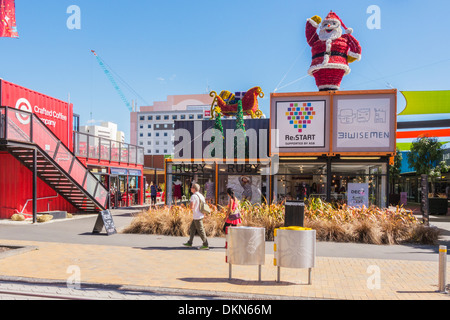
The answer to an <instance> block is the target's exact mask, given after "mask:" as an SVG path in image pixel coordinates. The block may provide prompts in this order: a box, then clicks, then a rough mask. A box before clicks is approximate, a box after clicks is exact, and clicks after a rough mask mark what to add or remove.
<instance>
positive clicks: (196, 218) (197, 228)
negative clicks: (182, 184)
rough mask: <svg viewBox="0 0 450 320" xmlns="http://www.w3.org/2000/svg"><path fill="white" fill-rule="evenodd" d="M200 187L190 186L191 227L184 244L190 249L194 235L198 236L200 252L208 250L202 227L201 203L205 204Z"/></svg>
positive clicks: (196, 185) (195, 184)
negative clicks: (201, 242)
mask: <svg viewBox="0 0 450 320" xmlns="http://www.w3.org/2000/svg"><path fill="white" fill-rule="evenodd" d="M199 191H200V185H198V184H197V183H194V184H192V186H191V192H192V196H191V202H190V209H191V210H192V214H193V220H192V223H191V227H190V229H189V241H188V242H186V243H184V244H183V245H184V246H185V247H192V243H193V241H194V236H195V234H196V233H198V234H199V236H200V238H201V239H202V241H203V245H202V246H201V247H199V249H200V250H209V245H208V239H207V238H206V232H205V228H204V226H203V218H204V215H203V213H202V212H201V211H200V204H201V202H203V203H205V197H204V196H203V195H202V194H201V193H200V192H199Z"/></svg>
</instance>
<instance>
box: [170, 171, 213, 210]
mask: <svg viewBox="0 0 450 320" xmlns="http://www.w3.org/2000/svg"><path fill="white" fill-rule="evenodd" d="M167 181H168V183H170V185H171V187H170V188H171V190H170V192H169V193H168V194H169V195H170V196H169V198H168V199H167V200H168V203H169V204H178V205H179V204H181V203H184V204H188V203H189V201H190V198H191V196H192V193H191V190H190V186H191V184H192V183H193V182H195V183H198V184H199V185H200V192H201V193H202V194H203V195H204V196H205V199H206V201H207V202H208V203H209V204H215V202H216V181H215V165H211V164H208V165H207V164H173V165H172V166H170V171H169V172H168V174H167Z"/></svg>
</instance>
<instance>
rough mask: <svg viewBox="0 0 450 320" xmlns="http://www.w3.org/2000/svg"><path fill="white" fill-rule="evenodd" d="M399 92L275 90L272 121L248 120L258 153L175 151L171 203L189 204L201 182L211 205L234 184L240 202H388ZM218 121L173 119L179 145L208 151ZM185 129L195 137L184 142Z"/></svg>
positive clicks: (169, 173)
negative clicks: (192, 187) (240, 155)
mask: <svg viewBox="0 0 450 320" xmlns="http://www.w3.org/2000/svg"><path fill="white" fill-rule="evenodd" d="M396 92H397V91H396V90H381V91H340V92H314V93H281V94H272V95H271V108H270V119H246V120H245V128H246V131H247V133H248V132H252V130H253V131H255V132H252V133H251V134H248V135H247V139H248V140H249V142H248V143H247V146H252V145H256V146H258V150H257V156H256V157H253V158H247V159H243V160H242V161H240V160H239V159H235V157H226V158H224V159H220V161H219V160H217V159H214V158H213V157H210V158H207V157H197V158H196V157H190V158H189V157H185V156H184V154H182V152H179V153H177V152H176V153H175V157H174V158H173V159H168V160H166V164H165V172H166V186H167V199H166V203H167V204H169V205H170V204H175V203H176V204H179V203H186V202H187V201H189V199H190V195H191V194H190V185H191V183H192V182H196V183H199V184H200V186H201V192H202V193H204V194H205V197H206V199H207V200H208V201H209V202H210V203H212V204H217V205H222V206H224V205H226V204H227V201H228V198H227V195H226V190H227V188H233V190H234V191H235V194H236V195H237V197H238V198H239V199H241V200H242V199H247V200H249V201H250V202H252V203H262V202H269V203H272V202H282V201H285V200H304V199H306V198H309V197H314V198H320V199H323V200H327V201H330V202H339V203H346V204H348V205H351V206H362V205H365V206H369V205H376V206H379V207H386V206H387V205H388V204H389V199H388V197H389V186H388V183H389V177H388V167H389V163H390V160H391V158H392V157H393V155H394V154H395V150H396V139H395V138H396V137H395V132H396ZM222 123H223V128H224V131H226V130H227V129H228V130H233V128H235V121H234V120H224V121H222ZM213 126H214V122H213V121H199V122H197V123H196V122H175V150H183V152H185V153H188V154H192V155H193V154H195V150H194V149H195V148H194V145H195V144H197V147H198V145H200V146H201V153H200V154H201V155H205V154H207V152H205V150H206V151H208V149H207V148H208V146H209V145H210V135H207V134H206V131H207V130H208V129H210V128H212V127H213ZM180 132H181V134H180ZM186 132H188V133H189V135H190V136H193V137H196V138H195V139H185V137H186ZM206 136H208V137H209V138H205V137H206ZM224 137H225V139H224V143H225V145H226V144H227V139H226V137H227V136H226V135H225V134H224ZM252 139H254V140H252ZM195 140H199V141H200V143H198V141H195ZM265 144H267V148H266V145H265ZM186 150H188V151H189V152H186Z"/></svg>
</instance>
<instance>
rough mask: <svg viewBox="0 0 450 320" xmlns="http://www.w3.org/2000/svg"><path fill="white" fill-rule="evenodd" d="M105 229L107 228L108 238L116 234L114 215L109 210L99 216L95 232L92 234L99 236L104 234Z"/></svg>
mask: <svg viewBox="0 0 450 320" xmlns="http://www.w3.org/2000/svg"><path fill="white" fill-rule="evenodd" d="M103 227H105V230H106V233H107V234H108V236H110V235H113V234H116V233H117V230H116V226H115V225H114V220H113V218H112V214H111V212H110V211H109V210H105V211H102V212H100V213H99V214H98V216H97V221H96V222H95V226H94V230H93V231H92V233H94V234H99V233H101V232H102V230H103Z"/></svg>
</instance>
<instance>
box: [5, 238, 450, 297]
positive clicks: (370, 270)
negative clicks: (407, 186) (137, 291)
mask: <svg viewBox="0 0 450 320" xmlns="http://www.w3.org/2000/svg"><path fill="white" fill-rule="evenodd" d="M0 242H1V243H2V245H8V244H10V245H15V246H17V245H20V246H35V247H38V249H37V250H32V251H29V252H25V253H21V254H18V255H14V256H9V257H7V258H4V259H1V260H0V275H1V277H3V279H5V278H9V279H14V278H21V279H23V278H25V279H27V278H28V279H47V280H57V281H60V282H61V283H67V281H69V283H76V281H77V280H76V279H79V280H80V281H81V286H83V284H86V285H87V284H94V285H95V284H97V285H102V284H108V285H114V286H117V287H118V288H120V287H121V286H135V287H141V288H169V289H178V290H196V291H199V292H209V293H211V294H213V295H214V294H217V293H224V294H226V295H228V296H231V297H232V296H233V294H234V295H236V297H238V296H241V297H244V298H245V297H246V296H249V295H250V296H251V295H264V296H265V297H266V298H267V299H273V298H277V297H291V298H313V299H352V300H353V299H447V300H450V296H449V295H445V294H440V293H437V292H436V290H437V289H438V288H437V280H438V264H437V262H430V261H406V260H384V259H383V260H377V259H358V258H329V257H317V261H316V267H315V268H314V269H313V273H312V285H307V284H306V282H307V270H298V269H286V268H282V269H281V282H280V283H277V282H276V281H275V280H276V267H274V266H273V264H272V260H273V256H272V255H267V256H266V263H265V265H264V266H263V267H262V281H261V282H259V281H258V270H257V267H253V266H233V279H231V280H229V279H228V265H227V264H226V263H225V261H224V259H225V257H224V253H223V252H215V251H199V250H195V249H193V250H186V249H181V248H180V249H179V250H159V249H156V250H146V249H142V248H132V247H122V246H104V245H80V244H67V243H65V244H59V243H50V242H33V241H10V240H0ZM377 281H379V282H377Z"/></svg>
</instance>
